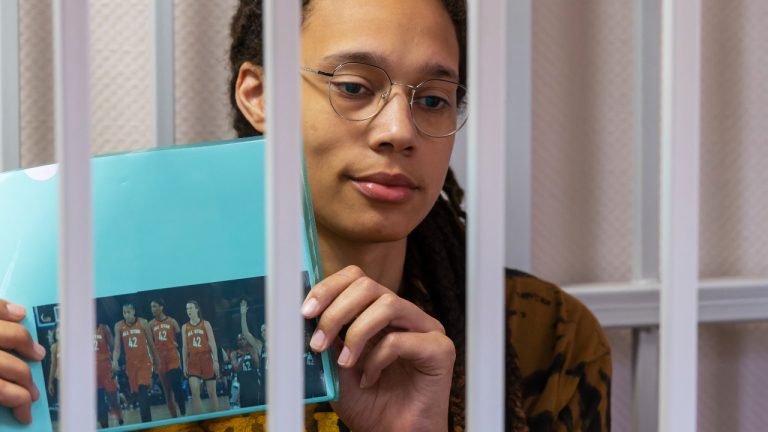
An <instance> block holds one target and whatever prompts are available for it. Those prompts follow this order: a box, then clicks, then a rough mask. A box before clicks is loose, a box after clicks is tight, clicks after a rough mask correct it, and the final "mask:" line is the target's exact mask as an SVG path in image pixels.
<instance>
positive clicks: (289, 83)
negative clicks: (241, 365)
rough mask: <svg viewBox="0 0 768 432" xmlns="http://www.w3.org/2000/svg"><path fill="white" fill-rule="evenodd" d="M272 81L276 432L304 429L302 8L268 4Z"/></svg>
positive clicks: (270, 285)
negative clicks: (301, 179) (300, 48)
mask: <svg viewBox="0 0 768 432" xmlns="http://www.w3.org/2000/svg"><path fill="white" fill-rule="evenodd" d="M264 7H265V10H264V12H265V14H264V16H265V19H264V41H265V53H266V58H265V62H264V65H265V68H266V69H265V73H266V80H267V88H266V98H267V99H266V108H267V111H268V112H267V126H266V129H267V130H266V136H267V206H266V208H267V233H268V238H267V244H268V249H267V250H268V253H267V257H268V261H269V262H268V263H267V265H268V267H267V268H268V273H267V274H268V277H267V322H268V325H267V339H268V340H269V344H270V345H269V373H268V378H267V387H268V388H267V397H268V403H269V416H268V418H267V422H268V428H269V430H274V431H296V432H299V431H302V430H304V409H303V397H304V379H303V377H304V368H303V367H302V363H301V354H302V352H303V345H304V343H303V342H304V336H303V330H304V326H303V319H302V317H301V314H300V312H299V307H300V305H301V300H302V290H301V286H302V279H301V273H300V272H301V267H300V264H301V262H302V261H301V253H300V249H299V246H300V244H301V243H300V239H301V237H300V233H301V230H300V228H301V202H300V197H301V187H300V181H299V179H300V169H299V168H300V163H299V161H300V160H301V159H300V155H301V122H300V113H299V108H298V107H300V106H301V103H300V102H301V101H300V97H299V41H300V39H299V36H300V33H299V26H300V17H301V10H300V4H299V2H295V1H281V0H269V1H266V2H265V4H264Z"/></svg>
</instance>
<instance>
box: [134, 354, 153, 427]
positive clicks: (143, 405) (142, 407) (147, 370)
mask: <svg viewBox="0 0 768 432" xmlns="http://www.w3.org/2000/svg"><path fill="white" fill-rule="evenodd" d="M138 369H139V370H138V371H137V381H138V384H139V388H138V391H139V412H140V413H141V421H142V422H149V421H152V411H151V410H150V406H149V389H150V388H151V386H152V364H151V363H147V364H143V365H141V367H139V368H138Z"/></svg>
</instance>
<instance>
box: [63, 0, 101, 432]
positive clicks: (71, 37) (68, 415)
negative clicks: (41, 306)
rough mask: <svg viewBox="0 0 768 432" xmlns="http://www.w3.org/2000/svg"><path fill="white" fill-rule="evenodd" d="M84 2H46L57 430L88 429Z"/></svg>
mask: <svg viewBox="0 0 768 432" xmlns="http://www.w3.org/2000/svg"><path fill="white" fill-rule="evenodd" d="M88 22H89V20H88V0H66V1H65V0H58V1H55V2H54V14H53V26H54V27H53V28H54V68H55V69H54V70H55V77H54V88H55V104H56V108H55V117H56V127H55V128H56V153H57V159H58V162H59V200H60V212H61V213H60V219H59V220H60V224H59V232H60V234H59V235H60V238H59V256H60V257H59V302H60V304H61V310H62V312H63V314H62V316H63V321H62V322H61V325H62V331H61V335H62V340H61V347H62V348H61V364H62V376H61V377H60V379H61V381H60V382H61V387H60V393H59V396H60V399H59V400H60V401H61V408H62V410H61V417H60V420H59V421H60V425H61V430H62V431H65V432H70V431H77V432H81V431H93V430H95V425H96V421H95V420H96V399H95V394H96V392H94V391H85V392H84V391H83V389H94V388H96V387H95V386H96V379H95V378H96V377H95V374H94V373H93V371H94V370H96V362H95V357H94V356H93V355H92V354H91V355H83V353H93V341H92V337H91V336H88V337H83V335H92V334H93V331H94V328H95V319H94V308H93V300H92V299H93V264H92V255H93V252H92V230H91V164H90V152H91V147H90V125H89V114H90V113H89V107H88V102H89V101H88V98H89V89H88V84H89V82H88V81H89V79H88V74H89V68H88V46H89V24H88Z"/></svg>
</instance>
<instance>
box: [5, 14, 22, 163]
mask: <svg viewBox="0 0 768 432" xmlns="http://www.w3.org/2000/svg"><path fill="white" fill-rule="evenodd" d="M0 64H2V67H0V172H2V171H10V170H13V169H17V168H19V165H20V156H19V154H20V151H19V150H20V145H21V139H20V137H19V133H20V125H21V123H20V121H19V110H20V108H19V2H18V0H2V1H0Z"/></svg>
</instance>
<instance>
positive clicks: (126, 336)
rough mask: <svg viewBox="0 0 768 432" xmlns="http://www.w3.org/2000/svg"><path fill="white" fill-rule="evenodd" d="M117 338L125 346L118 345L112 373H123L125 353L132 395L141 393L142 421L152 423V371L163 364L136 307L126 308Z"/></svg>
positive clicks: (146, 324)
mask: <svg viewBox="0 0 768 432" xmlns="http://www.w3.org/2000/svg"><path fill="white" fill-rule="evenodd" d="M115 335H119V336H120V338H121V343H117V344H115V352H114V353H113V356H112V369H113V370H115V371H118V370H120V367H119V365H118V359H119V358H120V354H121V351H122V349H125V373H126V374H127V375H128V384H129V386H130V388H131V393H138V400H139V412H140V413H141V421H142V422H148V421H152V412H151V411H150V409H149V395H148V392H149V388H150V386H151V385H152V367H153V366H154V367H155V369H157V366H158V363H159V360H158V356H157V351H156V350H155V344H154V343H153V341H152V333H151V332H150V331H149V325H148V323H147V320H145V319H144V318H139V317H137V316H136V308H134V306H133V304H130V303H128V304H124V305H123V319H122V320H121V321H120V322H118V323H117V324H115Z"/></svg>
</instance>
